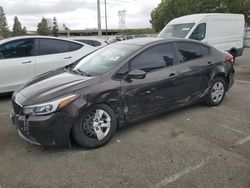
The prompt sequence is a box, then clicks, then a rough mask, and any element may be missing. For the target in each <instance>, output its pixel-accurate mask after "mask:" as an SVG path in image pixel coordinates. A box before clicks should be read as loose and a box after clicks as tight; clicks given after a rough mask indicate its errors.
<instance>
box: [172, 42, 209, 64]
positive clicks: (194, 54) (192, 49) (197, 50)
mask: <svg viewBox="0 0 250 188" xmlns="http://www.w3.org/2000/svg"><path fill="white" fill-rule="evenodd" d="M176 44H177V48H178V51H179V54H180V60H181V62H186V61H190V60H193V59H197V58H202V57H205V56H207V55H209V48H208V47H206V46H204V45H202V44H198V43H194V42H177V43H176Z"/></svg>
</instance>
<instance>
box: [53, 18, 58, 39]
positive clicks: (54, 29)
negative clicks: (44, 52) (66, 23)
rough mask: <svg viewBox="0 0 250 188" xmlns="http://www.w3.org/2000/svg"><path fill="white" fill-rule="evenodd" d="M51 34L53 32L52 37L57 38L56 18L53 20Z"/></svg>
mask: <svg viewBox="0 0 250 188" xmlns="http://www.w3.org/2000/svg"><path fill="white" fill-rule="evenodd" d="M52 32H53V35H54V36H55V37H58V32H59V29H58V25H57V20H56V17H54V18H53V27H52Z"/></svg>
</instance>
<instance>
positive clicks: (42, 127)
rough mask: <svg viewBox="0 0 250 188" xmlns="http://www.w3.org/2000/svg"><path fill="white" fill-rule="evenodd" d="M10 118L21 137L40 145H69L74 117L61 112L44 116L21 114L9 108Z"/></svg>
mask: <svg viewBox="0 0 250 188" xmlns="http://www.w3.org/2000/svg"><path fill="white" fill-rule="evenodd" d="M11 119H12V122H13V124H14V125H15V127H16V128H17V131H18V134H19V136H20V137H21V138H23V139H24V140H26V141H27V142H29V143H32V144H36V145H42V146H56V147H70V130H71V127H72V125H73V123H74V118H73V117H72V116H70V115H68V114H66V113H63V112H56V113H53V114H50V115H45V116H22V115H17V114H15V112H14V110H11Z"/></svg>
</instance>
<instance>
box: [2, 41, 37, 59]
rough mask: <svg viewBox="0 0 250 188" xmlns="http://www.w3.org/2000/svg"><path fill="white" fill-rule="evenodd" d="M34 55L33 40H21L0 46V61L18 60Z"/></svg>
mask: <svg viewBox="0 0 250 188" xmlns="http://www.w3.org/2000/svg"><path fill="white" fill-rule="evenodd" d="M33 55H34V40H33V39H22V40H16V41H11V42H8V43H6V44H2V45H1V46H0V59H7V58H20V57H28V56H33Z"/></svg>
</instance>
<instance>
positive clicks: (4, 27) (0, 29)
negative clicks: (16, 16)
mask: <svg viewBox="0 0 250 188" xmlns="http://www.w3.org/2000/svg"><path fill="white" fill-rule="evenodd" d="M0 36H2V37H5V38H6V37H8V36H9V27H8V24H7V20H6V17H5V13H4V11H3V7H0Z"/></svg>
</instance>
